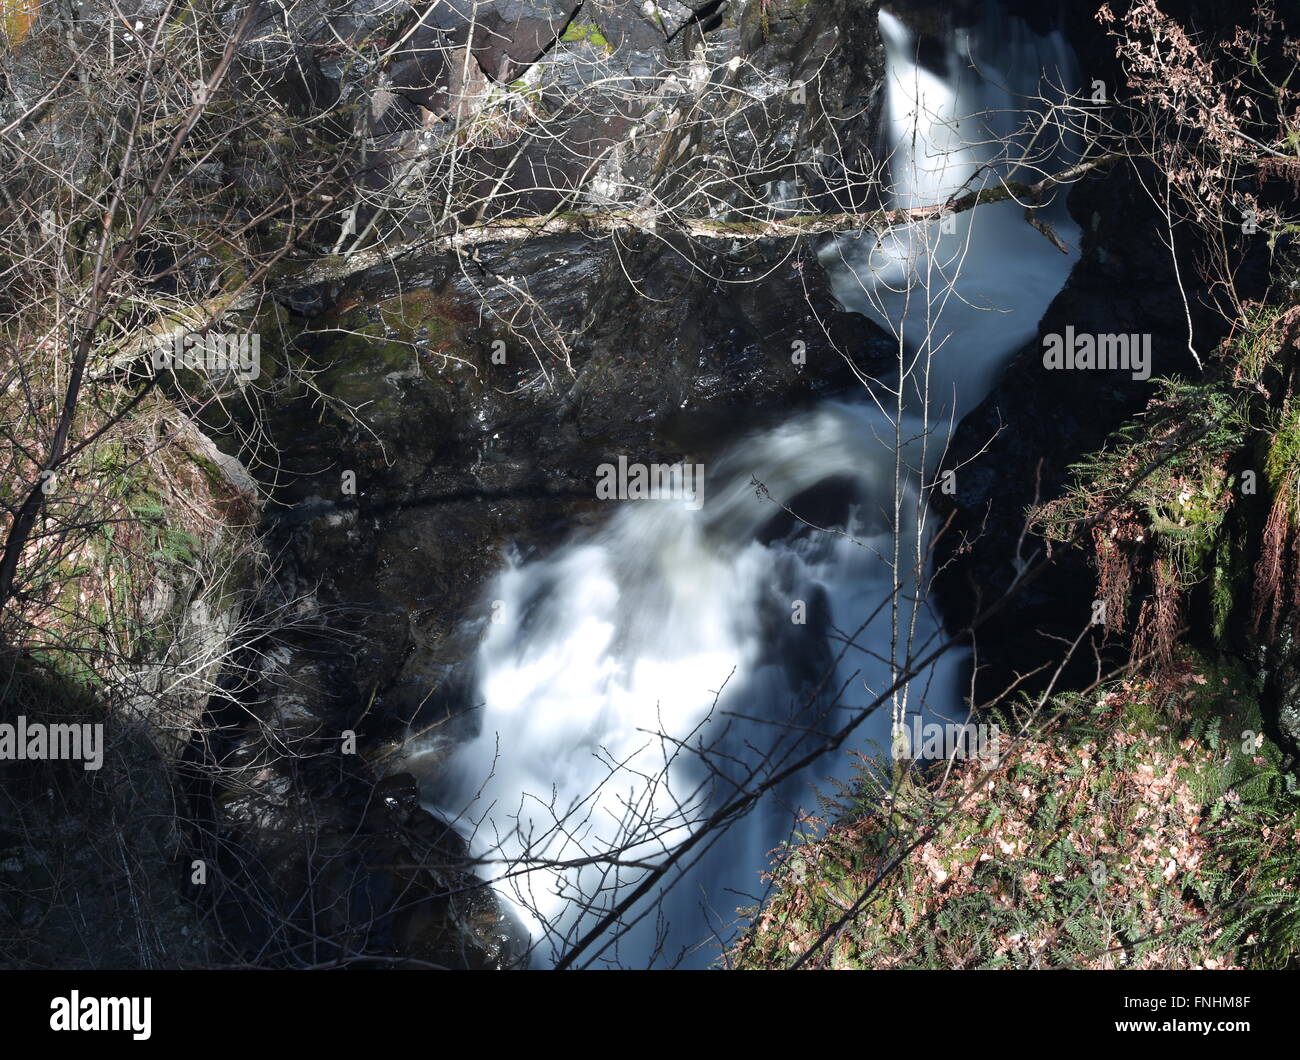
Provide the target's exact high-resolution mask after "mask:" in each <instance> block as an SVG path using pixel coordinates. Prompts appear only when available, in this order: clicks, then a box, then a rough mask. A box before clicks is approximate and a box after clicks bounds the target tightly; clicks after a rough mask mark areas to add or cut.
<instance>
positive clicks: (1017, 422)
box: [936, 170, 1223, 694]
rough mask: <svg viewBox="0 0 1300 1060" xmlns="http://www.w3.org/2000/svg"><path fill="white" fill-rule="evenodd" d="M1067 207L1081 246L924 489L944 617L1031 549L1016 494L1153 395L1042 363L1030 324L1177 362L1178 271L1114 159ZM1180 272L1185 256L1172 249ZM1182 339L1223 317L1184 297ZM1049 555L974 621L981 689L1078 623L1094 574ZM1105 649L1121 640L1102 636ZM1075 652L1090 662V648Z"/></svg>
mask: <svg viewBox="0 0 1300 1060" xmlns="http://www.w3.org/2000/svg"><path fill="white" fill-rule="evenodd" d="M1069 205H1070V211H1071V213H1072V215H1073V216H1074V218H1075V220H1076V221H1077V222H1078V223H1079V225H1080V227H1081V228H1082V230H1083V254H1082V258H1081V260H1080V262H1079V263H1078V264H1077V265H1076V266H1075V269H1074V272H1073V273H1072V274H1071V276H1070V279H1069V281H1068V282H1067V284H1066V286H1065V288H1064V289H1063V290H1062V291H1061V293H1060V294H1059V295H1058V296H1057V297H1056V298H1055V299H1054V300H1053V302H1052V304H1051V305H1050V306H1049V307H1048V310H1047V312H1046V314H1045V315H1044V317H1043V319H1042V321H1041V322H1040V323H1039V336H1040V338H1039V339H1038V340H1035V342H1033V343H1031V344H1029V345H1028V346H1026V347H1025V348H1024V349H1023V350H1021V351H1020V352H1019V353H1018V354H1016V356H1015V357H1013V358H1012V360H1011V362H1010V363H1009V364H1008V366H1007V368H1006V371H1005V373H1004V374H1003V377H1002V379H1001V380H1000V381H999V383H998V384H997V386H996V387H995V388H994V389H993V391H992V392H991V393H990V394H989V396H988V397H987V398H986V399H985V400H984V402H983V403H982V404H981V405H980V406H979V407H978V408H976V409H975V410H974V411H973V412H971V413H970V414H969V415H968V416H967V417H966V418H965V419H964V420H963V421H962V422H961V424H960V425H959V426H958V428H957V431H956V433H955V435H954V439H953V444H952V446H951V448H950V451H949V454H948V457H947V459H946V461H945V467H947V468H949V469H952V470H953V471H954V475H955V484H956V492H955V495H954V496H952V497H951V498H946V497H944V496H942V495H938V496H937V497H936V502H937V503H938V504H939V505H940V508H941V510H943V511H944V514H945V515H946V514H952V516H953V522H952V525H951V527H950V528H949V530H948V531H947V533H946V534H945V535H944V537H943V538H942V539H941V541H940V543H939V546H938V552H939V557H940V558H939V563H940V566H942V565H943V564H944V563H945V561H949V560H951V561H952V564H951V566H949V567H948V568H947V569H946V570H944V571H943V573H942V574H941V575H940V577H939V579H938V583H937V591H938V594H939V600H940V603H941V606H942V607H943V609H944V615H945V618H946V620H947V622H948V625H949V628H950V629H952V630H956V629H959V628H960V627H961V626H962V625H964V624H965V623H966V622H968V621H969V620H970V619H971V617H973V616H974V614H975V613H976V612H977V611H978V610H979V609H980V608H981V607H986V606H988V605H990V604H992V603H993V602H994V601H996V600H997V599H998V598H999V597H1000V596H1001V595H1002V593H1004V592H1005V591H1006V589H1007V588H1008V587H1009V586H1010V585H1011V583H1012V581H1013V580H1014V579H1015V577H1016V572H1017V555H1016V549H1017V547H1020V558H1021V559H1022V560H1024V561H1027V562H1034V561H1036V560H1037V559H1039V558H1041V556H1042V555H1043V548H1044V543H1043V542H1042V540H1041V539H1040V538H1038V537H1037V536H1035V535H1032V534H1030V535H1028V536H1026V537H1025V538H1024V541H1023V543H1021V534H1022V531H1023V529H1024V524H1025V512H1026V509H1027V508H1028V507H1030V506H1031V505H1033V504H1035V503H1039V502H1041V501H1046V500H1049V499H1051V498H1053V497H1055V496H1057V495H1059V493H1060V491H1061V490H1062V489H1063V488H1064V486H1065V485H1066V484H1067V481H1068V478H1069V472H1068V468H1069V465H1071V464H1073V463H1075V462H1077V461H1079V460H1081V459H1083V458H1084V457H1085V456H1086V455H1087V454H1089V453H1091V452H1094V451H1096V450H1097V449H1099V448H1100V447H1101V446H1102V444H1103V443H1104V442H1105V440H1106V438H1107V436H1108V435H1109V434H1110V433H1111V432H1112V431H1114V430H1115V429H1116V428H1118V427H1119V426H1120V424H1121V423H1123V422H1124V421H1125V420H1126V419H1128V418H1129V417H1130V416H1132V415H1133V414H1134V413H1136V412H1138V411H1140V410H1141V409H1142V408H1143V407H1144V406H1145V404H1146V402H1147V401H1148V400H1149V399H1150V398H1151V397H1152V396H1153V394H1154V390H1153V384H1152V383H1151V382H1150V381H1149V380H1138V379H1133V378H1132V373H1131V372H1127V371H1122V370H1100V369H1076V370H1068V369H1067V370H1061V369H1049V368H1047V367H1045V366H1044V360H1043V354H1044V344H1043V341H1042V337H1043V336H1047V335H1052V334H1055V335H1063V334H1064V333H1065V330H1066V328H1067V327H1073V328H1074V330H1075V332H1076V333H1092V334H1098V335H1104V334H1124V335H1139V336H1142V335H1149V336H1150V340H1151V365H1150V367H1151V374H1152V375H1153V376H1160V375H1178V374H1181V375H1187V374H1189V373H1190V372H1192V371H1193V370H1194V369H1195V363H1194V361H1193V359H1192V357H1191V355H1190V354H1189V352H1188V338H1189V336H1188V320H1187V313H1186V312H1185V305H1184V300H1183V294H1182V292H1181V291H1180V289H1179V283H1178V276H1177V274H1176V273H1175V270H1174V267H1173V263H1172V262H1171V260H1170V258H1169V254H1168V252H1167V250H1166V249H1165V246H1164V244H1163V242H1162V241H1161V238H1160V236H1161V226H1162V225H1163V224H1164V222H1163V219H1162V218H1161V217H1160V216H1159V215H1158V214H1157V213H1156V211H1155V210H1154V208H1153V207H1152V205H1151V202H1150V199H1149V198H1148V197H1147V196H1146V194H1145V192H1143V190H1142V188H1141V187H1140V185H1139V184H1138V182H1137V180H1136V178H1135V177H1134V176H1133V175H1132V174H1131V172H1130V171H1128V170H1116V171H1114V172H1113V173H1110V174H1098V175H1095V176H1092V177H1089V178H1087V179H1085V180H1084V181H1082V182H1081V183H1079V184H1077V185H1076V186H1075V187H1074V189H1073V190H1072V192H1071V195H1070V199H1069ZM1180 265H1181V268H1182V275H1183V276H1184V278H1186V277H1188V276H1194V275H1195V266H1194V262H1191V261H1189V260H1184V261H1182V262H1180ZM1190 309H1191V326H1192V329H1193V341H1194V343H1195V345H1196V348H1197V349H1199V350H1202V351H1204V350H1209V349H1212V348H1213V346H1214V344H1215V343H1216V342H1217V341H1218V340H1219V338H1220V337H1221V336H1222V333H1223V323H1222V320H1221V319H1220V318H1218V317H1217V316H1216V315H1215V314H1213V313H1212V312H1210V311H1208V310H1207V309H1206V308H1205V307H1204V305H1202V304H1199V300H1197V299H1195V298H1192V299H1190ZM1054 556H1055V562H1054V564H1053V566H1052V567H1051V568H1050V569H1049V570H1048V571H1047V572H1046V573H1045V574H1043V575H1042V576H1041V577H1039V578H1038V579H1037V580H1036V581H1034V582H1033V583H1031V584H1029V585H1027V586H1025V587H1023V588H1022V589H1021V590H1019V591H1018V593H1017V595H1016V598H1015V602H1014V603H1013V604H1011V605H1010V606H1009V607H1008V608H1006V609H1004V611H1003V612H1002V613H1001V614H1000V615H998V616H996V617H995V618H994V619H993V620H992V621H991V622H990V623H989V624H988V625H986V626H985V627H984V628H983V629H982V630H981V632H980V637H979V642H980V661H981V663H982V664H984V665H985V666H986V671H985V673H984V674H983V675H982V677H981V685H982V691H983V692H985V693H988V694H992V692H993V691H994V690H995V686H996V687H1004V686H1005V684H1006V682H1007V680H1008V679H1009V678H1010V676H1011V675H1013V674H1014V673H1016V672H1021V673H1023V672H1026V671H1028V670H1030V669H1032V668H1033V667H1034V666H1037V665H1040V664H1044V663H1046V662H1048V660H1049V659H1051V658H1054V657H1058V656H1059V653H1060V641H1059V640H1053V639H1052V638H1054V637H1055V638H1060V637H1066V638H1068V640H1073V639H1074V638H1075V637H1076V636H1078V634H1079V631H1080V630H1081V629H1082V628H1083V627H1084V626H1086V625H1087V624H1088V622H1089V618H1090V608H1091V604H1092V599H1093V596H1094V595H1095V588H1096V576H1095V574H1094V572H1093V571H1092V570H1091V568H1090V566H1089V564H1088V561H1087V559H1086V556H1085V553H1084V552H1083V551H1081V550H1077V549H1076V550H1069V549H1063V548H1061V547H1060V546H1056V547H1055V551H1054ZM1111 647H1112V649H1113V652H1114V653H1116V654H1117V653H1118V652H1119V651H1120V650H1121V648H1122V646H1121V645H1119V644H1114V645H1112V646H1111ZM1086 654H1087V655H1088V658H1087V660H1086V661H1085V662H1084V663H1082V664H1081V665H1084V666H1092V665H1093V662H1094V660H1093V659H1092V653H1091V651H1088V652H1087V653H1086Z"/></svg>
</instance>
